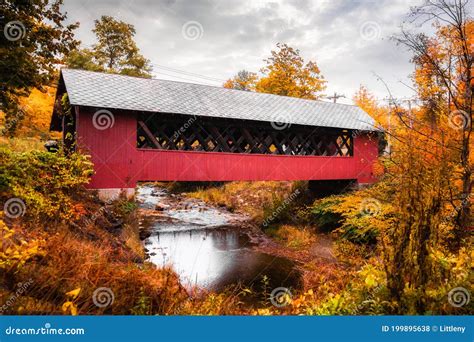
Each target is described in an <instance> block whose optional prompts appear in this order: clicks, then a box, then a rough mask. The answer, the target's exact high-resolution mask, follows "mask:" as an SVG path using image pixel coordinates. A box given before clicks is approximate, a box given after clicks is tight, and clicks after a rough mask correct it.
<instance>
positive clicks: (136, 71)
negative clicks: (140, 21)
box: [66, 16, 152, 77]
mask: <svg viewBox="0 0 474 342" xmlns="http://www.w3.org/2000/svg"><path fill="white" fill-rule="evenodd" d="M92 31H93V32H94V33H95V35H96V38H97V43H96V44H94V45H93V46H92V48H91V49H81V50H77V51H74V52H73V53H71V55H70V56H69V57H68V58H67V59H66V65H67V66H68V67H70V68H76V69H85V70H91V71H105V72H110V73H115V74H122V75H129V76H138V77H151V70H152V68H151V65H150V61H149V60H148V59H146V58H145V57H144V56H143V55H141V54H140V50H139V48H138V47H137V44H136V42H135V40H134V37H135V34H136V31H135V27H134V26H133V25H131V24H127V23H125V22H123V21H119V20H116V19H114V18H112V17H110V16H102V17H101V18H100V19H99V20H95V27H94V29H93V30H92Z"/></svg>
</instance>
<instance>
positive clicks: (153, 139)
mask: <svg viewBox="0 0 474 342" xmlns="http://www.w3.org/2000/svg"><path fill="white" fill-rule="evenodd" d="M138 125H139V126H140V127H141V128H142V129H143V131H144V132H145V134H146V136H147V137H148V139H149V140H150V142H151V143H152V144H153V145H155V147H156V148H159V149H162V147H161V145H160V144H159V143H158V141H157V140H156V138H155V136H154V135H153V134H152V133H151V132H150V130H149V129H148V127H147V125H145V123H144V122H143V121H138Z"/></svg>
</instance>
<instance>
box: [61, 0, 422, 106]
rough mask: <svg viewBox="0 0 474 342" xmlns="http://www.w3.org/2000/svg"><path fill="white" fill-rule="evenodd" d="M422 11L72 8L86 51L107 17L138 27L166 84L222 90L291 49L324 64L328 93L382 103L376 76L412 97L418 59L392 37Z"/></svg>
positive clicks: (202, 4) (364, 0) (168, 4)
mask: <svg viewBox="0 0 474 342" xmlns="http://www.w3.org/2000/svg"><path fill="white" fill-rule="evenodd" d="M414 4H415V3H414V2H413V1H407V0H392V1H390V0H381V1H374V0H349V1H348V0H335V1H334V0H332V1H331V0H314V1H310V0H282V1H263V0H261V1H255V0H253V1H252V0H247V1H240V0H230V1H228V0H193V1H185V0H161V1H156V0H134V1H130V0H128V1H127V0H121V1H114V0H66V1H65V5H64V8H65V10H66V11H67V12H68V14H69V19H70V20H71V21H79V22H80V23H81V27H80V28H79V29H78V31H77V34H76V35H77V37H78V38H79V39H80V40H82V42H83V44H84V45H90V44H93V43H94V36H93V34H92V33H91V29H92V28H93V25H94V23H93V21H94V19H97V18H99V17H100V16H101V15H104V14H107V15H111V16H114V17H116V18H118V19H121V20H124V21H126V22H128V23H130V24H133V25H134V26H135V28H136V31H137V35H136V40H137V43H138V46H139V47H140V48H141V50H142V53H143V54H144V55H145V56H146V57H147V58H149V59H150V60H151V61H152V63H153V64H154V72H155V74H156V77H159V78H166V79H175V80H180V81H189V82H196V83H207V84H215V85H220V84H222V83H223V81H224V80H225V79H227V78H229V77H231V76H232V75H233V74H235V73H236V72H237V71H238V70H241V69H247V70H251V71H258V70H259V69H260V68H261V67H262V66H263V59H264V58H266V57H268V55H269V54H270V51H271V49H274V48H275V45H276V43H277V42H286V43H288V44H290V45H291V46H293V47H295V48H298V49H299V50H300V51H301V54H302V55H303V57H304V58H306V59H312V60H315V61H316V62H317V63H318V65H319V66H320V69H321V71H322V73H323V75H325V77H326V79H327V80H328V93H332V92H334V91H337V92H340V93H344V94H345V95H346V96H347V97H348V98H349V99H350V98H351V97H352V95H353V94H354V92H355V91H356V90H357V88H358V87H359V85H360V84H366V85H367V86H369V89H371V90H372V91H374V92H375V93H376V95H378V96H379V97H380V98H382V97H384V96H386V95H387V92H386V90H385V88H384V86H383V85H382V84H381V82H379V81H377V78H376V77H375V76H374V73H377V74H378V75H380V76H381V77H383V78H384V80H385V81H386V82H387V83H388V84H389V85H390V87H391V90H392V91H393V92H394V94H395V95H397V96H409V95H411V91H410V90H409V89H408V88H407V87H405V86H403V85H401V83H400V82H399V80H405V81H406V78H407V76H409V74H410V73H411V72H412V66H411V65H410V63H409V59H410V55H409V54H408V53H407V52H406V51H404V50H403V49H400V48H399V47H397V46H396V45H395V43H394V42H393V41H391V40H390V39H389V37H390V36H391V35H393V34H395V33H397V32H398V31H399V25H400V24H401V22H402V21H403V18H404V15H405V14H406V13H407V12H408V10H409V7H410V6H413V5H414ZM190 21H193V22H198V23H199V24H200V26H201V27H202V32H201V34H202V35H201V36H200V38H199V39H196V40H189V39H186V37H183V34H182V28H183V25H185V24H186V23H188V22H190ZM362 32H365V33H362ZM367 37H369V38H370V39H366V38H367ZM170 68H171V69H176V70H182V71H185V73H178V72H175V71H173V70H171V69H170ZM192 74H200V75H204V76H206V77H207V78H199V77H195V76H193V75H192ZM345 102H346V103H350V100H347V99H346V100H345Z"/></svg>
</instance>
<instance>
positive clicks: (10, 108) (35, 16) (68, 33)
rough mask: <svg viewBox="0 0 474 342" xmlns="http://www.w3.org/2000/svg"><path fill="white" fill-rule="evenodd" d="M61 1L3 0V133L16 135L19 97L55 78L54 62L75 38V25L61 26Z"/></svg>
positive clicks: (0, 10)
mask: <svg viewBox="0 0 474 342" xmlns="http://www.w3.org/2000/svg"><path fill="white" fill-rule="evenodd" d="M62 2H63V1H62V0H59V1H48V0H46V1H45V0H29V1H22V0H3V1H1V2H0V18H2V22H3V23H4V24H3V26H1V32H2V34H0V88H1V91H0V110H1V111H2V112H3V113H4V114H5V125H4V126H5V127H4V130H3V133H4V134H6V135H9V136H12V135H14V134H15V131H16V130H17V128H18V127H19V126H20V124H21V122H22V120H23V117H24V112H23V110H22V109H21V107H20V105H19V101H20V97H23V96H28V95H29V94H30V93H31V91H32V89H33V88H37V89H40V90H43V89H44V88H43V87H44V86H45V85H47V84H49V83H50V82H51V81H52V79H53V78H54V77H55V74H56V72H55V71H56V68H57V64H58V63H59V62H60V60H61V59H62V58H63V56H65V55H67V54H68V53H69V52H70V51H71V50H72V49H74V48H75V47H76V46H77V44H78V41H76V40H75V39H74V36H73V31H74V29H75V28H77V26H78V24H77V23H76V24H70V25H64V22H65V20H66V18H67V16H66V13H62V12H61V5H62Z"/></svg>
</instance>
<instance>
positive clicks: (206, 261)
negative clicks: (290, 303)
mask: <svg viewBox="0 0 474 342" xmlns="http://www.w3.org/2000/svg"><path fill="white" fill-rule="evenodd" d="M165 196H166V192H164V191H162V190H160V191H152V190H150V189H147V190H146V191H140V192H139V198H140V200H141V201H142V203H143V205H144V206H145V207H146V208H150V207H152V206H154V205H156V203H159V202H160V201H163V200H164V197H165ZM149 197H154V198H152V199H150V198H149ZM203 206H204V207H203ZM184 207H185V209H183V206H182V205H180V206H179V209H177V208H173V206H170V207H169V208H168V209H166V210H165V211H164V216H166V217H167V218H168V219H163V218H161V219H157V221H156V222H154V223H153V227H152V235H151V236H150V237H149V238H147V239H146V241H145V245H146V248H147V249H148V251H149V255H150V261H151V262H153V263H154V264H156V265H158V266H165V265H170V266H171V267H172V268H173V269H174V270H175V271H176V272H177V273H178V274H179V276H180V278H181V282H182V284H183V285H184V286H185V287H187V288H191V287H193V286H198V287H199V288H204V289H208V290H215V291H219V290H222V289H223V288H224V287H226V286H228V285H231V284H237V283H242V284H244V285H246V286H249V287H250V286H253V287H254V288H255V289H258V287H259V285H260V284H261V283H262V277H263V276H267V277H268V279H269V283H268V284H267V285H268V286H269V287H270V288H275V287H278V286H284V287H295V286H297V285H298V282H299V275H298V273H297V272H296V271H295V270H294V264H293V263H292V262H291V261H289V260H287V259H284V258H279V257H275V256H271V255H268V254H265V253H260V252H257V251H255V250H254V249H253V248H252V247H253V246H252V245H251V243H250V241H249V238H248V236H247V235H246V234H245V233H244V232H243V231H242V230H241V228H240V227H236V226H227V227H223V225H225V224H229V222H230V218H231V217H232V215H233V214H231V213H228V212H225V211H222V210H218V209H215V208H212V207H207V206H206V205H205V204H202V203H201V204H199V205H196V203H194V204H189V205H188V203H186V205H184Z"/></svg>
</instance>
